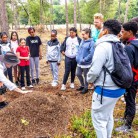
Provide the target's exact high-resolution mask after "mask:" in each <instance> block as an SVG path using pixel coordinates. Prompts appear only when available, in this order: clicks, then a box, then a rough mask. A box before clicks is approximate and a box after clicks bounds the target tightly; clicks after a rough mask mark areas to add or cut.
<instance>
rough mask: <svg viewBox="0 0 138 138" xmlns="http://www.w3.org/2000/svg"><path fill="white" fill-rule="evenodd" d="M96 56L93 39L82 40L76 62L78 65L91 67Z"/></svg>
mask: <svg viewBox="0 0 138 138" xmlns="http://www.w3.org/2000/svg"><path fill="white" fill-rule="evenodd" d="M93 54H94V41H93V39H89V40H82V41H81V44H80V46H79V48H78V53H77V56H76V61H77V64H78V65H90V64H91V63H92V58H93Z"/></svg>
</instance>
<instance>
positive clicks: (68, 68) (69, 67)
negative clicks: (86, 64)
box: [63, 56, 77, 84]
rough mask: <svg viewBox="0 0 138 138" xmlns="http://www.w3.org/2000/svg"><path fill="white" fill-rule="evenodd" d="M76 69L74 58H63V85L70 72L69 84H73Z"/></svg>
mask: <svg viewBox="0 0 138 138" xmlns="http://www.w3.org/2000/svg"><path fill="white" fill-rule="evenodd" d="M76 67H77V62H76V58H69V57H66V56H65V73H64V78H63V84H66V83H67V80H68V77H69V74H70V72H71V83H74V80H75V72H76Z"/></svg>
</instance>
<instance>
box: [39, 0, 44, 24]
mask: <svg viewBox="0 0 138 138" xmlns="http://www.w3.org/2000/svg"><path fill="white" fill-rule="evenodd" d="M42 6H43V0H40V16H39V17H40V24H43V8H42Z"/></svg>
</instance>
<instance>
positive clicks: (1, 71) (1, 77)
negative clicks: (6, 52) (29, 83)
mask: <svg viewBox="0 0 138 138" xmlns="http://www.w3.org/2000/svg"><path fill="white" fill-rule="evenodd" d="M4 71H6V67H5V65H4V63H2V62H0V82H2V83H3V84H4V85H5V86H6V87H7V88H8V89H9V90H10V91H12V90H14V89H15V88H17V86H16V85H15V84H14V83H12V82H11V81H10V80H8V79H7V78H6V76H5V75H4Z"/></svg>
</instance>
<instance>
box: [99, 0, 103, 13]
mask: <svg viewBox="0 0 138 138" xmlns="http://www.w3.org/2000/svg"><path fill="white" fill-rule="evenodd" d="M99 4H100V6H99V7H100V13H102V0H100V3H99Z"/></svg>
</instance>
